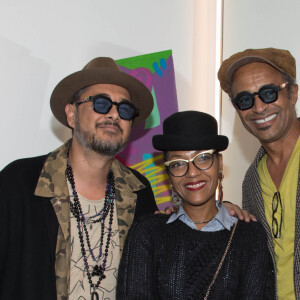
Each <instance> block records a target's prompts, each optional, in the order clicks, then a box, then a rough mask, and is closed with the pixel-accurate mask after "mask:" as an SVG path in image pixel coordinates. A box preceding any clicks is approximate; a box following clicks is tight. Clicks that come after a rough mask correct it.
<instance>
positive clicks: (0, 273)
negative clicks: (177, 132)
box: [0, 57, 157, 300]
mask: <svg viewBox="0 0 300 300" xmlns="http://www.w3.org/2000/svg"><path fill="white" fill-rule="evenodd" d="M50 105H51V109H52V112H53V114H54V116H55V117H56V118H57V120H58V121H60V122H61V123H62V124H63V125H65V126H68V127H70V128H71V129H72V132H73V137H72V139H71V140H69V141H67V142H66V143H65V144H64V145H62V146H61V147H60V148H58V149H56V150H54V151H53V152H52V153H50V154H49V155H44V156H40V157H34V158H27V159H21V160H18V161H15V162H12V163H11V164H9V165H8V166H7V167H6V168H4V169H3V170H2V171H1V173H0V191H1V195H0V227H1V230H0V240H1V247H0V249H1V250H0V299H30V300H32V299H94V300H96V299H115V287H116V278H117V273H118V266H119V261H120V256H121V253H122V249H123V246H124V241H125V238H126V235H127V232H128V229H129V227H130V226H131V224H132V222H133V220H134V218H136V217H138V216H140V215H143V214H146V213H153V212H154V211H155V210H157V207H156V204H155V200H154V196H153V192H152V190H151V186H150V184H149V182H148V180H147V179H146V178H145V177H143V176H142V175H141V174H139V173H138V172H137V171H135V170H133V169H130V168H128V167H126V166H125V165H123V164H121V163H120V162H119V161H117V160H116V159H115V155H116V154H117V153H119V152H120V151H122V150H123V149H124V148H125V146H126V143H127V141H128V139H129V137H130V132H131V128H132V126H136V125H137V124H140V123H141V122H143V121H144V120H145V119H146V118H147V117H148V116H149V114H150V113H151V111H152V108H153V98H152V95H151V93H150V91H149V90H148V89H147V87H145V86H144V85H143V84H142V83H141V82H140V81H139V80H137V79H135V78H134V77H132V76H130V75H128V74H126V73H124V72H122V71H121V70H120V68H119V67H118V66H117V64H116V63H115V61H114V60H113V59H111V58H108V57H98V58H95V59H94V60H92V61H91V62H89V63H88V64H87V65H86V66H85V67H84V68H83V70H81V71H79V72H75V73H73V74H71V75H69V76H67V77H66V78H64V79H63V80H62V81H61V82H60V83H58V85H57V86H56V87H55V89H54V91H53V93H52V96H51V100H50Z"/></svg>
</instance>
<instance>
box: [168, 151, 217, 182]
mask: <svg viewBox="0 0 300 300" xmlns="http://www.w3.org/2000/svg"><path fill="white" fill-rule="evenodd" d="M215 152H216V150H214V149H212V150H208V151H204V152H200V153H198V154H197V155H196V156H194V157H193V158H191V159H174V160H169V161H166V162H165V163H164V165H165V166H166V167H167V168H168V171H169V173H170V174H171V175H172V176H174V177H182V176H184V175H186V173H187V172H188V170H189V163H190V162H192V163H193V165H194V166H195V167H196V168H197V169H198V170H201V171H205V170H208V169H209V168H210V167H211V166H212V164H213V162H214V153H215Z"/></svg>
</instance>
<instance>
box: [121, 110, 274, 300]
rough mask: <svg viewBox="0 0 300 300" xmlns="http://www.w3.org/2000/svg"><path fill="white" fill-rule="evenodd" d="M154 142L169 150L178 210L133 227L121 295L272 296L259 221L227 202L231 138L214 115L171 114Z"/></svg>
mask: <svg viewBox="0 0 300 300" xmlns="http://www.w3.org/2000/svg"><path fill="white" fill-rule="evenodd" d="M153 146H154V148H155V149H157V150H160V151H163V153H164V160H165V162H164V165H165V166H166V168H167V173H168V175H169V178H170V187H171V197H172V201H173V204H174V213H173V214H172V215H171V216H166V215H148V216H145V217H143V218H141V219H139V220H138V222H136V223H135V224H134V225H133V226H132V227H131V229H130V233H129V234H128V237H127V241H126V245H125V248H124V252H123V256H122V260H121V263H120V268H119V276H118V288H117V299H164V300H165V299H222V300H223V299H230V300H232V299H264V300H265V299H274V298H275V296H274V289H275V287H274V282H275V280H274V273H273V269H272V263H271V257H270V255H269V252H268V247H267V241H266V235H265V233H264V230H263V228H262V226H261V225H260V224H259V223H254V222H253V223H245V222H243V221H238V220H237V219H236V218H235V217H232V216H230V215H229V214H228V212H227V210H226V209H225V207H224V205H223V204H222V194H223V188H222V179H223V159H222V154H221V153H220V152H221V151H223V150H225V149H226V148H227V146H228V138H227V137H226V136H222V135H218V125H217V121H216V120H215V119H214V118H213V117H212V116H210V115H208V114H206V113H203V112H197V111H185V112H178V113H174V114H173V115H171V116H170V117H168V118H167V119H166V120H165V121H164V123H163V134H162V135H156V136H154V137H153ZM217 188H218V190H219V197H218V198H219V199H218V201H216V191H217ZM237 188H239V187H237Z"/></svg>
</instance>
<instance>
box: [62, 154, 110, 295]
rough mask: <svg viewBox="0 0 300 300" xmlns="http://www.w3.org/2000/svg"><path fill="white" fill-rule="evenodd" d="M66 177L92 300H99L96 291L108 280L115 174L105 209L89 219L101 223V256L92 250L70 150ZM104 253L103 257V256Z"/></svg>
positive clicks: (106, 197)
mask: <svg viewBox="0 0 300 300" xmlns="http://www.w3.org/2000/svg"><path fill="white" fill-rule="evenodd" d="M66 177H67V179H68V181H69V182H70V185H71V187H72V193H73V203H72V202H70V209H71V212H72V214H73V216H74V217H75V218H76V221H77V230H78V236H79V241H80V246H81V254H82V257H83V261H84V267H85V269H86V273H87V277H88V282H89V284H90V287H91V300H93V299H96V300H97V299H99V295H98V293H97V292H96V290H97V288H98V287H99V286H100V284H101V281H102V280H103V279H104V278H106V276H105V275H104V272H105V268H106V263H107V256H108V249H109V245H110V239H111V232H112V223H113V215H114V200H115V180H114V174H113V171H112V170H109V172H108V175H107V184H106V191H105V200H104V206H103V209H102V210H101V211H100V212H99V213H97V214H96V215H94V216H92V217H90V218H89V222H92V223H96V222H100V224H101V235H100V244H99V254H98V255H97V256H96V255H95V254H94V251H93V249H92V248H91V243H90V238H89V233H88V230H87V226H86V224H87V222H86V218H85V216H84V214H83V213H82V208H81V204H80V201H79V197H78V194H77V191H76V189H75V180H74V174H73V170H72V167H71V164H70V159H69V150H68V153H67V169H66ZM108 215H109V220H108V221H109V222H108V223H109V226H108V234H107V240H106V245H105V250H104V253H103V251H102V249H103V237H104V229H105V220H106V217H107V216H108ZM97 216H99V218H97V219H95V218H96V217H97ZM81 228H83V229H81ZM84 236H85V239H84ZM84 240H85V241H84ZM85 242H86V244H87V248H88V251H89V253H90V255H91V257H92V259H93V261H94V262H95V263H96V264H95V266H93V271H92V274H91V273H90V270H89V264H88V260H87V250H86V248H85ZM102 253H103V255H102ZM101 257H103V261H102V264H101V263H100V264H99V261H100V259H101ZM93 276H97V277H98V281H97V282H96V283H93V281H92V277H93Z"/></svg>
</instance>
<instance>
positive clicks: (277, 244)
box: [218, 48, 300, 300]
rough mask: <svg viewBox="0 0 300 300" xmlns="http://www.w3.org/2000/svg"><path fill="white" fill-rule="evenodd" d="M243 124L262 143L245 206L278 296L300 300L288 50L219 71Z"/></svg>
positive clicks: (295, 135)
mask: <svg viewBox="0 0 300 300" xmlns="http://www.w3.org/2000/svg"><path fill="white" fill-rule="evenodd" d="M218 77H219V80H220V83H221V87H222V89H223V90H224V91H225V92H226V93H227V94H228V95H229V97H230V98H231V101H232V104H233V106H234V108H235V109H236V111H237V113H238V115H239V117H240V119H241V121H242V123H243V125H244V127H245V128H246V129H247V130H248V131H249V132H250V133H251V134H252V135H253V136H255V137H256V138H257V139H258V140H259V141H260V143H261V148H260V149H259V151H258V153H257V155H256V157H255V160H254V162H253V163H252V165H251V166H250V167H249V169H248V171H247V173H246V175H245V178H244V182H243V208H245V209H247V210H248V211H249V212H250V213H252V214H254V215H255V216H256V217H257V218H258V220H259V221H260V222H261V223H262V225H263V227H264V228H265V231H266V232H267V236H268V246H269V249H270V252H271V255H272V258H273V263H274V266H275V270H276V274H275V275H276V280H277V297H278V299H285V300H286V299H300V246H299V240H300V175H299V157H300V155H299V154H300V139H299V134H300V122H299V120H298V119H297V115H296V109H295V105H296V102H297V98H298V85H297V84H296V62H295V59H294V57H293V56H292V55H291V53H290V52H289V51H287V50H282V49H275V48H265V49H247V50H245V51H243V52H239V53H236V54H234V55H232V56H231V57H229V58H228V59H226V60H225V61H224V62H223V63H222V65H221V67H220V69H219V73H218Z"/></svg>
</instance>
